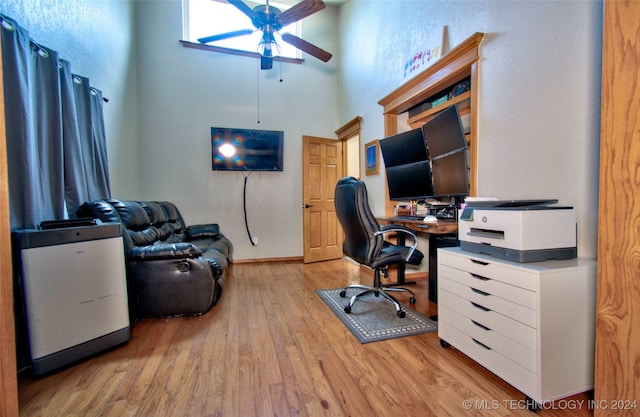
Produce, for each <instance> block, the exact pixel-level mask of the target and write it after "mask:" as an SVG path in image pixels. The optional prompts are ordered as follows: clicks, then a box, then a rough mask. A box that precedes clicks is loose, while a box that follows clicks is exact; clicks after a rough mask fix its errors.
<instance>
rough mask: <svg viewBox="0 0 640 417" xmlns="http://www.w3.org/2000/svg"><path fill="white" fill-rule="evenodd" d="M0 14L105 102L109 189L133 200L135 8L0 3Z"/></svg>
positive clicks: (47, 0)
mask: <svg viewBox="0 0 640 417" xmlns="http://www.w3.org/2000/svg"><path fill="white" fill-rule="evenodd" d="M0 13H2V14H5V15H7V16H9V17H11V18H13V19H14V20H16V21H17V22H18V24H19V25H20V26H22V27H23V28H25V29H27V30H28V31H29V34H30V36H31V39H33V40H34V41H35V42H37V43H39V44H41V45H43V46H46V47H48V48H51V49H53V50H55V51H58V52H59V55H60V58H62V59H65V60H67V61H69V62H70V63H71V70H72V71H73V72H74V73H76V74H78V75H82V76H85V77H88V78H89V80H90V82H91V85H92V86H93V87H95V88H97V89H99V90H102V93H103V95H104V97H106V98H108V99H109V102H108V103H105V104H104V121H105V131H106V136H107V152H108V155H109V172H110V176H111V185H112V187H111V189H112V192H113V195H114V196H118V197H119V198H135V197H137V195H138V194H139V191H138V190H139V183H138V117H137V114H138V103H137V98H136V97H137V81H136V49H135V27H134V8H133V3H131V2H126V1H119V0H102V1H100V0H64V1H60V0H2V2H1V3H0Z"/></svg>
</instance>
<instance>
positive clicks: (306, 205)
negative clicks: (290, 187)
mask: <svg viewBox="0 0 640 417" xmlns="http://www.w3.org/2000/svg"><path fill="white" fill-rule="evenodd" d="M309 207H313V206H310V205H309V204H307V203H304V206H302V208H309Z"/></svg>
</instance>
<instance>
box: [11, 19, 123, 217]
mask: <svg viewBox="0 0 640 417" xmlns="http://www.w3.org/2000/svg"><path fill="white" fill-rule="evenodd" d="M0 25H1V33H2V63H3V72H4V80H3V82H4V89H5V97H4V100H5V112H6V126H7V154H8V156H9V161H8V165H9V167H8V168H9V199H10V210H11V213H10V216H11V228H12V230H15V229H23V228H36V227H37V226H38V225H39V224H40V222H42V221H43V220H54V219H65V218H72V217H74V216H75V210H76V209H77V207H78V206H79V205H80V204H82V203H83V202H84V201H88V200H93V199H98V198H109V197H110V196H111V192H110V187H109V174H108V163H107V153H106V139H105V132H104V121H103V116H102V99H103V98H102V93H101V92H100V91H99V90H96V89H95V88H92V87H91V86H90V85H89V80H88V79H86V78H83V77H79V76H77V75H74V74H72V73H71V65H70V64H69V63H68V62H66V61H64V60H62V59H59V57H58V54H57V52H55V51H52V50H50V49H48V48H46V47H43V46H41V45H38V44H36V43H35V42H33V41H32V40H31V39H30V38H29V33H28V31H27V30H25V29H24V28H22V27H20V26H19V25H18V24H17V23H16V22H15V21H13V20H12V19H10V18H9V17H6V16H2V15H0Z"/></svg>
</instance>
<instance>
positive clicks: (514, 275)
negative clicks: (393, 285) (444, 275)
mask: <svg viewBox="0 0 640 417" xmlns="http://www.w3.org/2000/svg"><path fill="white" fill-rule="evenodd" d="M438 261H439V263H440V266H444V265H446V266H450V267H452V268H455V269H460V270H462V271H466V272H469V273H471V274H476V275H479V276H482V277H487V278H491V279H493V280H496V281H500V282H504V283H507V284H510V285H515V286H516V287H521V288H525V289H527V290H530V291H536V290H537V285H538V276H537V275H536V274H535V273H533V272H530V271H527V270H526V269H525V268H520V267H516V266H513V265H510V264H505V263H500V262H499V261H497V260H496V261H495V262H494V261H491V260H487V259H485V258H479V257H474V256H473V255H472V254H464V255H462V254H457V253H452V252H447V251H442V250H439V251H438Z"/></svg>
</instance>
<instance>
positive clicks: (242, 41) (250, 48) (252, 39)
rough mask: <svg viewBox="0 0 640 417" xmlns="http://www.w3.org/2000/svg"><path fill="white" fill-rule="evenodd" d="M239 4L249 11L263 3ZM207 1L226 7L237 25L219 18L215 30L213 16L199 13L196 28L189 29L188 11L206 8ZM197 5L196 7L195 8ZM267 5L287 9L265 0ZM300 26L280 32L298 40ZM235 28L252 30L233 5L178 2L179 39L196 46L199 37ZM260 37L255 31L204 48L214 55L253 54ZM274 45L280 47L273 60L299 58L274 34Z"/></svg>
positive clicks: (193, 0)
mask: <svg viewBox="0 0 640 417" xmlns="http://www.w3.org/2000/svg"><path fill="white" fill-rule="evenodd" d="M243 1H245V3H246V4H247V6H249V7H251V8H253V7H254V6H256V5H258V4H263V3H257V2H253V1H251V0H243ZM207 2H214V3H218V5H219V6H228V12H229V13H230V15H231V16H232V18H231V19H233V20H236V22H237V23H236V22H233V23H232V24H231V25H230V24H229V23H227V22H229V21H230V18H229V17H228V16H226V17H225V18H222V19H221V21H220V22H219V23H220V26H219V27H220V29H219V30H216V25H218V22H216V16H211V17H205V16H206V12H200V11H199V12H198V13H199V14H198V16H199V17H200V16H202V17H203V18H202V19H201V20H199V22H198V23H197V25H198V27H193V24H194V22H191V21H190V10H191V8H192V7H199V6H200V8H203V7H204V8H206V3H207ZM191 3H194V4H193V5H192V4H191ZM198 3H200V4H199V5H198ZM269 5H271V6H274V7H277V8H278V9H280V10H281V11H285V10H286V9H288V8H289V7H290V6H287V5H282V4H278V3H277V2H273V1H269ZM190 6H191V7H190ZM209 22H210V23H209ZM225 24H227V26H222V25H225ZM301 26H302V25H301V22H300V21H298V22H295V23H293V24H291V25H289V26H287V27H285V28H282V32H289V33H292V34H294V35H296V36H298V37H302V36H301V29H302V28H301ZM208 27H210V28H211V29H210V30H209V29H208ZM239 29H254V26H253V24H252V23H251V21H250V20H249V18H248V17H247V16H246V15H245V14H244V13H242V12H241V11H240V10H238V9H237V8H236V7H234V6H233V5H231V4H229V3H227V2H226V1H222V0H182V31H183V34H182V36H183V40H184V41H186V42H190V43H194V44H197V43H198V40H197V39H198V38H200V37H204V36H209V35H215V34H217V33H226V32H230V31H233V30H239ZM260 37H261V32H260V31H259V30H256V32H255V33H254V34H252V35H246V36H240V37H236V38H230V39H225V40H221V41H217V42H213V43H211V44H207V45H210V46H213V47H214V49H215V50H216V51H217V52H223V53H224V52H228V53H232V54H234V53H236V52H237V51H241V52H246V53H257V52H258V44H259V41H260ZM276 42H277V44H278V45H279V46H280V48H281V50H280V53H278V54H277V57H282V58H284V59H287V58H289V59H296V60H299V59H300V58H301V57H302V53H301V52H300V50H299V49H297V48H295V47H294V46H292V45H289V44H287V43H286V42H284V41H283V40H282V39H281V38H280V36H279V34H278V33H276ZM183 44H184V42H183ZM184 46H188V45H186V44H185V45H184ZM276 59H277V58H276Z"/></svg>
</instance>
